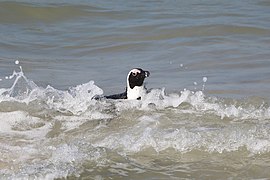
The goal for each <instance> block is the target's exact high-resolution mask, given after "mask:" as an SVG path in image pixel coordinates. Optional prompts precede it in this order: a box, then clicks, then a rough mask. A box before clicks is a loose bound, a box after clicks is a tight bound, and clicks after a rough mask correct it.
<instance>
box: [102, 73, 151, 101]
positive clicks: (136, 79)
mask: <svg viewBox="0 0 270 180" xmlns="http://www.w3.org/2000/svg"><path fill="white" fill-rule="evenodd" d="M149 76H150V72H149V71H145V70H142V69H141V68H134V69H132V70H131V71H129V73H128V75H127V87H126V91H125V92H124V93H121V94H115V95H110V96H105V98H107V99H131V100H136V99H137V100H140V99H141V98H142V97H143V96H144V95H145V94H146V88H145V86H144V79H145V78H147V77H149Z"/></svg>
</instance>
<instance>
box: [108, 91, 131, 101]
mask: <svg viewBox="0 0 270 180" xmlns="http://www.w3.org/2000/svg"><path fill="white" fill-rule="evenodd" d="M104 97H105V98H107V99H127V92H123V93H121V94H114V95H109V96H104Z"/></svg>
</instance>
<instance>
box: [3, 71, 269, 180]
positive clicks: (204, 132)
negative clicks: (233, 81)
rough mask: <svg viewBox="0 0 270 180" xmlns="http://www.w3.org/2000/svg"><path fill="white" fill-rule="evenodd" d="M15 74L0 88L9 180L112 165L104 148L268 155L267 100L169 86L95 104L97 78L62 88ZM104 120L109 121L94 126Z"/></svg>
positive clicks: (56, 175) (57, 175)
mask: <svg viewBox="0 0 270 180" xmlns="http://www.w3.org/2000/svg"><path fill="white" fill-rule="evenodd" d="M9 78H11V80H14V83H13V85H12V86H11V87H10V88H1V89H0V119H1V122H0V134H1V136H2V137H3V138H2V140H1V141H0V143H1V148H0V150H1V153H2V154H3V155H4V156H3V158H2V160H1V161H3V163H4V164H5V165H3V169H2V170H0V173H1V174H4V175H6V177H10V178H26V179H27V178H37V179H39V178H41V179H53V178H62V177H67V176H68V175H70V174H73V175H75V176H76V175H78V174H79V173H80V169H81V167H82V164H83V163H84V162H85V161H90V162H93V163H102V162H106V160H107V159H106V158H107V154H106V152H104V150H103V148H105V149H109V150H112V151H117V152H119V153H120V154H122V155H129V154H131V155H132V154H136V153H142V152H144V151H145V150H147V149H152V150H154V151H156V152H157V153H159V152H162V151H166V150H168V149H173V150H174V151H175V152H178V153H186V152H191V151H193V150H199V151H206V152H209V153H213V152H218V153H223V152H231V151H239V150H240V149H242V148H245V149H246V150H248V151H249V152H251V153H253V154H260V153H267V152H270V148H269V147H270V137H269V133H268V132H269V130H270V126H269V123H268V120H269V119H270V109H269V107H268V106H267V105H266V104H263V103H261V105H257V103H254V104H253V101H251V103H246V104H245V103H241V102H240V101H237V100H224V99H220V98H215V97H208V96H206V95H205V94H204V92H203V91H190V90H183V91H179V93H177V92H176V93H166V91H165V88H161V89H152V90H151V91H150V92H149V93H148V94H146V96H145V97H144V98H143V100H141V101H137V100H106V99H103V100H99V101H97V100H95V99H93V97H95V96H96V95H102V94H103V90H102V89H101V88H99V87H97V86H96V85H95V84H94V82H93V81H89V82H87V83H85V84H81V85H77V86H75V87H71V88H70V89H69V90H58V89H56V88H54V87H52V86H47V87H46V88H43V87H39V86H37V85H36V84H35V83H34V82H33V81H31V80H29V79H27V78H26V76H25V75H24V73H23V71H22V69H20V71H19V72H15V71H14V73H13V74H12V75H11V76H9ZM9 78H8V79H9ZM206 81H207V78H206V77H204V78H203V82H204V83H205V82H206ZM197 85H198V84H197ZM203 89H204V88H203ZM104 120H105V121H104ZM99 121H100V122H102V121H104V122H107V123H104V124H102V125H101V124H100V123H97V124H95V123H94V122H99ZM91 122H93V124H91ZM88 126H89V127H88ZM81 131H82V132H81ZM10 137H12V138H13V139H12V141H10V140H9V138H10ZM5 138H6V139H5ZM13 154H16V155H13ZM33 159H34V161H33V162H34V163H32V160H33ZM101 159H102V160H101ZM14 172H15V174H14Z"/></svg>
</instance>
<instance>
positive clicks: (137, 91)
mask: <svg viewBox="0 0 270 180" xmlns="http://www.w3.org/2000/svg"><path fill="white" fill-rule="evenodd" d="M145 94H146V89H145V88H144V86H135V87H134V88H133V89H131V88H128V89H127V99H131V100H136V99H140V98H142V97H143V96H144V95H145Z"/></svg>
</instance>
